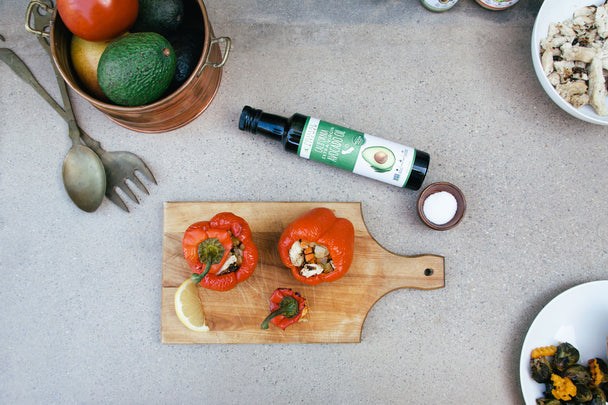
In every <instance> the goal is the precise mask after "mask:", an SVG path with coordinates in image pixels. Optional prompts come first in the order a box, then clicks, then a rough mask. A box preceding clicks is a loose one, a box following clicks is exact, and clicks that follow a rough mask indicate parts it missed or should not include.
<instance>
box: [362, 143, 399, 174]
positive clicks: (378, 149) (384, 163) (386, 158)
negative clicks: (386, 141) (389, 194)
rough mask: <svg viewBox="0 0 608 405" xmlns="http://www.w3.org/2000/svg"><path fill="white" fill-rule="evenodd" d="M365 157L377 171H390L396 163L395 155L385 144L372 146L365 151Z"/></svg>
mask: <svg viewBox="0 0 608 405" xmlns="http://www.w3.org/2000/svg"><path fill="white" fill-rule="evenodd" d="M362 155H363V159H365V161H366V162H367V163H369V164H370V166H371V167H372V168H373V169H374V170H375V171H377V172H388V171H389V170H391V169H392V168H393V165H394V164H395V155H394V154H393V152H392V151H391V150H390V149H388V148H385V147H384V146H370V147H369V148H367V149H365V150H364V151H363V154H362Z"/></svg>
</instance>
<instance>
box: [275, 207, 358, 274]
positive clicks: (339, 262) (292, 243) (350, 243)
mask: <svg viewBox="0 0 608 405" xmlns="http://www.w3.org/2000/svg"><path fill="white" fill-rule="evenodd" d="M354 247H355V229H354V227H353V224H352V223H351V222H350V221H349V220H348V219H345V218H336V216H335V215H334V213H333V211H332V210H330V209H328V208H315V209H312V210H310V211H308V212H307V213H305V214H303V215H302V216H300V217H298V218H297V219H296V220H295V221H293V222H292V223H291V224H289V226H288V227H287V228H285V230H284V231H283V233H282V234H281V237H280V239H279V255H280V256H281V260H282V261H283V264H284V265H285V266H287V267H288V268H290V269H291V272H292V274H293V276H294V277H295V278H296V279H297V280H299V281H301V282H303V283H306V284H310V285H316V284H320V283H323V282H330V281H336V280H338V279H339V278H341V277H342V276H344V274H346V272H347V271H348V269H349V267H350V265H351V263H352V261H353V253H354Z"/></svg>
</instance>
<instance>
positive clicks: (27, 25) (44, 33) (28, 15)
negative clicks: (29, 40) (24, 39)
mask: <svg viewBox="0 0 608 405" xmlns="http://www.w3.org/2000/svg"><path fill="white" fill-rule="evenodd" d="M36 6H38V8H37V9H36V10H34V7H36ZM40 9H42V10H43V11H44V12H46V13H49V14H53V12H54V11H55V9H54V8H53V7H51V6H49V5H48V4H46V3H43V2H41V1H36V0H33V1H31V2H30V4H28V5H27V11H26V12H25V30H26V31H27V32H29V33H30V34H34V35H36V36H42V37H44V38H49V37H50V36H51V34H50V33H49V32H47V31H41V30H37V29H36V28H33V27H32V26H31V25H30V21H31V20H32V13H39V12H40ZM45 28H46V27H45Z"/></svg>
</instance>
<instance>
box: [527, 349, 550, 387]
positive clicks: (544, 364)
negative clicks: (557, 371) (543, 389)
mask: <svg viewBox="0 0 608 405" xmlns="http://www.w3.org/2000/svg"><path fill="white" fill-rule="evenodd" d="M530 370H531V372H532V379H533V380H534V381H536V382H537V383H541V384H542V383H546V382H548V381H549V380H550V379H551V374H553V367H552V365H551V361H549V359H548V358H547V357H544V356H543V357H537V358H532V359H530Z"/></svg>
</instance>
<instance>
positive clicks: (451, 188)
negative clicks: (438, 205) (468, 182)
mask: <svg viewBox="0 0 608 405" xmlns="http://www.w3.org/2000/svg"><path fill="white" fill-rule="evenodd" d="M440 191H447V192H448V193H450V194H452V195H453V196H454V198H456V203H457V206H456V213H455V214H454V217H453V218H452V219H451V220H450V221H448V222H446V223H445V224H441V225H438V224H435V223H433V222H431V221H429V220H428V218H426V216H425V215H424V210H423V206H424V201H425V200H426V199H427V198H428V197H429V196H430V195H431V194H435V193H438V192H440ZM466 206H467V202H466V199H465V198H464V194H463V193H462V191H461V190H460V189H459V188H458V187H456V186H455V185H453V184H452V183H448V182H445V181H441V182H437V183H433V184H430V185H428V186H427V187H426V188H425V189H424V190H422V192H421V193H420V195H419V196H418V203H417V210H418V216H419V217H420V219H421V220H422V222H424V224H425V225H426V226H428V227H429V228H432V229H435V230H438V231H447V230H448V229H452V228H453V227H455V226H456V225H458V224H459V223H460V221H461V220H462V218H463V217H464V212H465V211H466Z"/></svg>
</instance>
